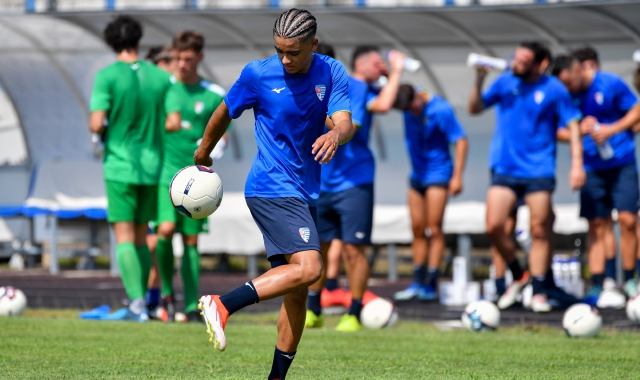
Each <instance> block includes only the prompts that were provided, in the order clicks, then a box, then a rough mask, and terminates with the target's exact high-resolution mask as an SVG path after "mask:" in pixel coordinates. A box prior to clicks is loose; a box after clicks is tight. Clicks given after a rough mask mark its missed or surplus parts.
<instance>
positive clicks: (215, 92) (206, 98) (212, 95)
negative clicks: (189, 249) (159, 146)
mask: <svg viewBox="0 0 640 380" xmlns="http://www.w3.org/2000/svg"><path fill="white" fill-rule="evenodd" d="M171 82H172V85H171V87H170V88H169V91H168V92H167V96H166V98H165V108H164V110H165V113H166V114H167V115H168V114H170V113H172V112H180V118H181V120H182V121H181V123H180V130H179V131H177V132H167V133H166V135H165V139H164V162H163V164H162V172H161V174H160V184H162V185H167V186H168V185H169V184H170V183H171V179H172V178H173V176H174V175H175V174H176V173H177V172H178V171H179V170H180V169H182V168H184V167H185V166H189V165H193V153H194V152H195V151H196V149H197V148H198V143H199V141H200V139H202V136H203V135H204V130H205V129H206V127H207V122H208V121H209V118H211V115H212V114H213V111H215V109H216V108H218V105H219V104H220V103H222V101H223V100H224V96H225V94H226V91H225V90H224V89H223V88H222V87H220V86H218V85H217V84H214V83H211V82H207V81H206V80H200V82H199V83H196V84H192V85H187V84H184V83H182V82H180V81H178V80H177V79H176V78H175V77H174V76H172V77H171Z"/></svg>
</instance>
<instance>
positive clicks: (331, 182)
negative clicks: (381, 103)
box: [320, 77, 377, 193]
mask: <svg viewBox="0 0 640 380" xmlns="http://www.w3.org/2000/svg"><path fill="white" fill-rule="evenodd" d="M376 96H377V92H376V91H373V90H372V89H371V88H370V87H369V85H368V84H367V83H366V82H363V81H361V80H359V79H354V78H351V77H349V100H350V101H351V110H352V116H351V118H352V120H353V124H355V125H356V126H357V128H358V130H357V131H356V133H355V134H354V135H353V138H352V139H351V141H349V142H348V143H346V144H345V145H343V146H341V147H340V149H338V151H337V152H336V154H335V156H333V159H332V160H331V162H329V163H328V164H327V165H324V166H323V167H322V185H321V187H320V189H321V190H322V191H326V192H328V193H337V192H339V191H344V190H347V189H350V188H352V187H355V186H359V185H367V184H371V183H373V176H374V172H375V161H374V159H373V153H371V150H370V149H369V132H370V130H371V122H372V121H373V114H372V112H369V111H368V110H367V104H368V103H369V102H370V101H371V100H373V99H374V98H375V97H376Z"/></svg>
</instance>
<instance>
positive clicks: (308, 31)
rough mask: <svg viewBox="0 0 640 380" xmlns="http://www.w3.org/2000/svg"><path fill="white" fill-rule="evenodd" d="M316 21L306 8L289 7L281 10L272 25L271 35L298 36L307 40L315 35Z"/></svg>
mask: <svg viewBox="0 0 640 380" xmlns="http://www.w3.org/2000/svg"><path fill="white" fill-rule="evenodd" d="M317 29H318V23H317V22H316V18H315V17H313V15H312V14H311V12H309V11H308V10H306V9H297V8H291V9H289V10H288V11H286V12H282V14H281V15H280V17H278V19H277V20H276V22H275V24H274V25H273V36H274V37H281V38H287V39H289V38H299V39H300V40H301V41H304V42H307V41H309V40H312V39H314V38H315V37H316V30H317Z"/></svg>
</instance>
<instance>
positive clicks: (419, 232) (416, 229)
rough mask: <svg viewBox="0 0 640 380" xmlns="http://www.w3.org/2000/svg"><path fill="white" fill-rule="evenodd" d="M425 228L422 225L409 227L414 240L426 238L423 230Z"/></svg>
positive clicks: (416, 224)
mask: <svg viewBox="0 0 640 380" xmlns="http://www.w3.org/2000/svg"><path fill="white" fill-rule="evenodd" d="M426 229H427V226H426V225H424V224H422V223H413V224H412V225H411V232H413V237H414V238H423V237H426V235H425V230H426Z"/></svg>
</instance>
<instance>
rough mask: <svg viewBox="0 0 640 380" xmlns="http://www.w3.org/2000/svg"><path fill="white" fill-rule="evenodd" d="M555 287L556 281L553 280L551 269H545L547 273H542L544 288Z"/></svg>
mask: <svg viewBox="0 0 640 380" xmlns="http://www.w3.org/2000/svg"><path fill="white" fill-rule="evenodd" d="M555 287H556V282H555V281H554V280H553V270H551V268H549V269H547V273H546V274H545V275H544V288H545V289H551V288H555Z"/></svg>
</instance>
